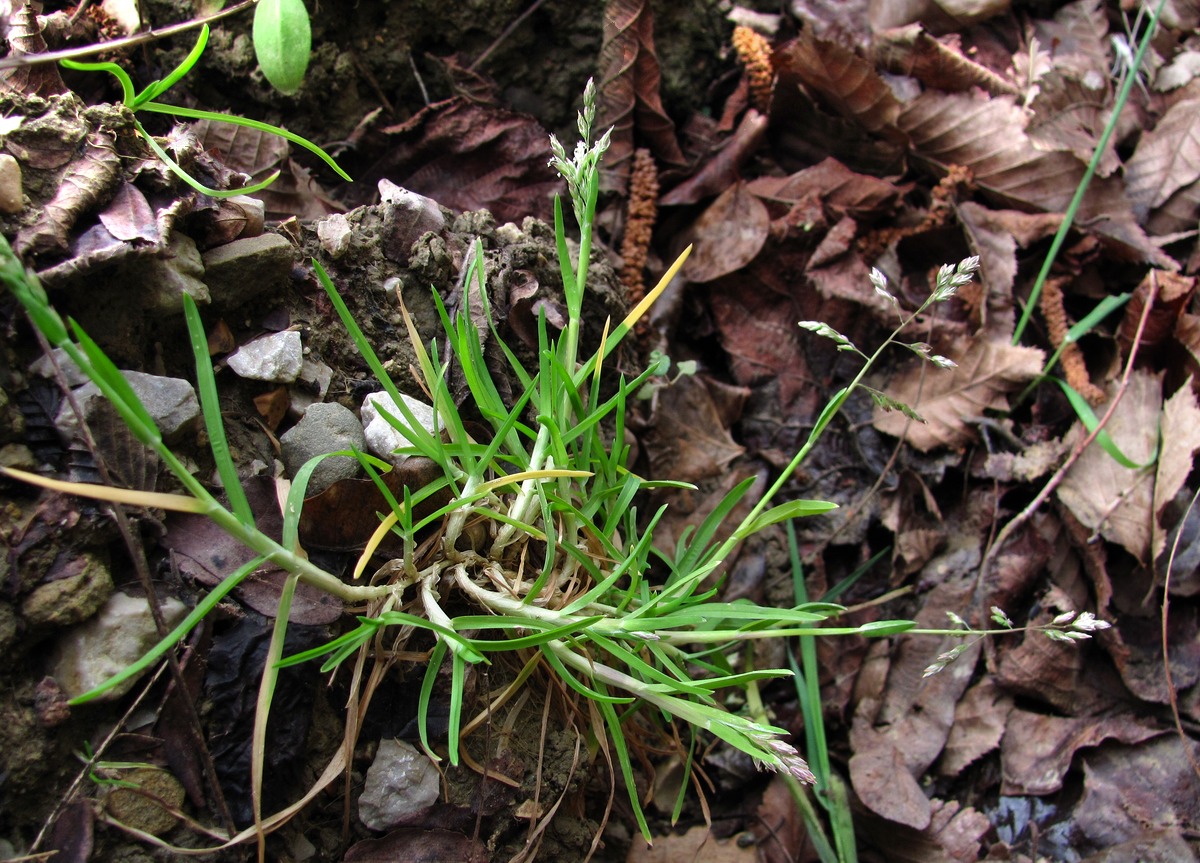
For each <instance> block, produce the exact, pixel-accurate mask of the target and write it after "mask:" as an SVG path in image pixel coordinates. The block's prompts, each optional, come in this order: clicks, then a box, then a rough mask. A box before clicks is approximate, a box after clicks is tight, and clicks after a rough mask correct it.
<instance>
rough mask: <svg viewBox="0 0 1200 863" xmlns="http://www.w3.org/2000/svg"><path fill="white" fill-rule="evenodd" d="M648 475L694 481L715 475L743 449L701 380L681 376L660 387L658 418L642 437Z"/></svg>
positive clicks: (726, 466)
mask: <svg viewBox="0 0 1200 863" xmlns="http://www.w3.org/2000/svg"><path fill="white" fill-rule="evenodd" d="M643 442H644V445H645V447H646V452H647V454H648V455H649V458H650V466H651V470H650V472H651V475H653V476H656V477H661V478H663V479H672V480H677V481H679V482H691V483H697V482H699V481H700V480H702V479H707V478H708V477H711V476H717V475H718V474H721V473H722V472H724V471H725V470H726V468H728V466H729V464H730V462H732V461H733V460H734V459H736V458H737V457H738V456H740V455H741V454H742V453H743V452H745V450H744V449H743V448H742V447H741V446H739V445H738V444H736V443H734V440H733V438H732V437H731V436H730V434H729V428H728V427H727V426H726V425H725V424H724V423H723V422H722V421H721V417H720V416H719V415H718V413H717V409H716V405H715V404H714V402H713V399H712V396H711V395H710V394H709V391H708V388H707V387H706V386H705V385H704V382H703V381H702V380H700V379H699V378H696V377H682V378H680V379H679V380H677V381H676V382H675V383H674V384H671V385H670V386H668V387H666V388H664V389H662V390H659V393H658V419H657V422H656V423H655V427H654V428H653V429H652V430H651V432H650V433H649V434H647V435H646V436H645V437H644V439H643Z"/></svg>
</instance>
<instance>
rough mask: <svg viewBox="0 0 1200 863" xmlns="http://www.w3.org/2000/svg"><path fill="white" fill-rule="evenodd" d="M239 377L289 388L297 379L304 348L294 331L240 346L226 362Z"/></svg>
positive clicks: (265, 337)
mask: <svg viewBox="0 0 1200 863" xmlns="http://www.w3.org/2000/svg"><path fill="white" fill-rule="evenodd" d="M226 362H227V363H228V364H229V367H230V368H231V369H233V371H234V372H235V373H236V374H237V375H238V377H243V378H248V379H250V380H252V381H273V382H275V383H281V384H290V383H291V382H292V381H294V380H295V379H296V378H297V377H299V376H300V368H301V366H302V365H303V363H304V346H303V345H302V344H301V343H300V334H299V333H298V332H296V331H295V330H284V331H283V332H282V333H271V335H269V336H262V337H260V338H257V339H255V340H254V341H252V342H247V343H246V344H244V345H242V346H241V347H240V348H238V349H237V350H236V351H234V352H233V353H232V354H230V356H229V358H228V359H227V360H226Z"/></svg>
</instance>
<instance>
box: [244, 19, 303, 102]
mask: <svg viewBox="0 0 1200 863" xmlns="http://www.w3.org/2000/svg"><path fill="white" fill-rule="evenodd" d="M311 53H312V28H311V27H310V26H309V22H308V10H307V9H306V8H304V0H262V2H260V3H259V4H258V6H257V7H256V8H255V10H254V56H255V57H257V58H258V65H259V67H260V68H261V69H262V71H263V75H265V76H266V78H267V80H268V81H270V82H271V86H272V87H274V88H275V89H276V90H278V91H279V92H280V93H283V94H284V95H291V94H292V93H295V92H296V91H297V90H299V89H300V85H301V84H302V83H304V70H305V69H307V68H308V57H309V55H310V54H311Z"/></svg>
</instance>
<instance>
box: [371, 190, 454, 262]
mask: <svg viewBox="0 0 1200 863" xmlns="http://www.w3.org/2000/svg"><path fill="white" fill-rule="evenodd" d="M379 197H380V200H381V201H382V202H383V205H384V217H383V252H384V254H385V255H386V256H387V257H388V258H390V259H391V260H393V261H398V262H404V261H407V260H408V256H409V254H410V253H411V252H412V246H413V243H415V242H416V241H417V240H419V239H421V236H422V235H424V234H427V233H430V232H431V231H432V232H433V233H437V232H439V231H441V230H442V229H443V228H444V227H446V217H445V216H443V215H442V208H441V207H440V206H438V203H437V201H434V200H433V199H431V198H426V197H425V196H424V195H418V194H417V193H416V192H410V191H409V190H408V189H404V188H401V187H400V186H397V185H396V184H395V183H393V182H392V181H391V180H387V179H384V180H380V181H379Z"/></svg>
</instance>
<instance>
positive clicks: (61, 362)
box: [29, 348, 88, 387]
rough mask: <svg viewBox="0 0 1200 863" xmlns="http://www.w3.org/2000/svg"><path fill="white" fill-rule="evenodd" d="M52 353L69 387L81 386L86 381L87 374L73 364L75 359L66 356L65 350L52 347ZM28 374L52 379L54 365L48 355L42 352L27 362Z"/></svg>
mask: <svg viewBox="0 0 1200 863" xmlns="http://www.w3.org/2000/svg"><path fill="white" fill-rule="evenodd" d="M50 353H51V354H53V355H54V363H57V364H58V367H59V368H60V369H61V370H62V373H63V377H64V378H66V380H67V385H68V386H70V387H81V386H83V385H84V384H86V383H87V382H88V376H87V375H85V374H84V373H83V370H82V369H81V368H79V366H77V365H75V361H74V360H73V359H71V358H70V357H69V356H67V352H66V351H64V350H63V349H62V348H54V349H53V350H51V351H50ZM29 372H30V374H34V375H37V376H38V377H40V378H47V379H49V380H53V379H54V365H53V364H52V363H51V362H50V357H49V356H47V355H46V354H42V355H41V356H40V357H38V358H37V359H36V360H34V361H33V362H31V363H30V364H29Z"/></svg>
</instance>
